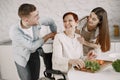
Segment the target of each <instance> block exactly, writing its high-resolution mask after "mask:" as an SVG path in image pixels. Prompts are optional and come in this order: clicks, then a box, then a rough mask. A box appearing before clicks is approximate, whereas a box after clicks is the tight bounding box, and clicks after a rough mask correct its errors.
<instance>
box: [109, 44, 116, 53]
mask: <svg viewBox="0 0 120 80" xmlns="http://www.w3.org/2000/svg"><path fill="white" fill-rule="evenodd" d="M114 52H115V43H114V42H111V46H110V51H109V53H114Z"/></svg>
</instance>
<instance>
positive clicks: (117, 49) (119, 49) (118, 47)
mask: <svg viewBox="0 0 120 80" xmlns="http://www.w3.org/2000/svg"><path fill="white" fill-rule="evenodd" d="M115 52H116V53H120V42H116V43H115Z"/></svg>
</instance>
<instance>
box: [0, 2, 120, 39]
mask: <svg viewBox="0 0 120 80" xmlns="http://www.w3.org/2000/svg"><path fill="white" fill-rule="evenodd" d="M26 2H28V3H32V4H35V5H36V6H37V7H38V10H39V12H40V16H41V17H42V16H49V17H52V18H53V19H54V20H55V22H56V24H57V25H58V30H59V31H61V30H62V28H63V25H62V16H63V14H64V13H65V12H67V11H73V12H75V13H77V14H78V15H79V18H82V17H83V16H85V15H88V14H89V13H90V11H91V10H92V9H93V8H95V7H98V6H101V7H103V8H104V9H105V10H107V12H108V18H109V25H110V30H111V32H112V30H113V27H112V26H113V25H114V24H118V25H120V15H119V12H120V9H119V8H120V0H0V33H1V34H0V37H2V38H0V41H2V40H5V39H8V38H9V36H8V30H9V28H10V26H11V25H12V24H13V23H15V22H16V21H17V20H18V19H19V18H18V16H17V10H18V7H19V6H20V5H21V4H22V3H26ZM111 34H112V33H111Z"/></svg>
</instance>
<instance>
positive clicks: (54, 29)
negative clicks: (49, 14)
mask: <svg viewBox="0 0 120 80" xmlns="http://www.w3.org/2000/svg"><path fill="white" fill-rule="evenodd" d="M40 24H41V25H45V26H50V30H51V32H57V25H56V24H55V22H54V20H53V19H51V18H46V17H44V18H40Z"/></svg>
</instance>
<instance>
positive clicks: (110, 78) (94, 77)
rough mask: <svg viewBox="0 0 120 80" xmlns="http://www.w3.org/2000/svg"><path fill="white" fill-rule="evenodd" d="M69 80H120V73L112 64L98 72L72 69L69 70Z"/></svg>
mask: <svg viewBox="0 0 120 80" xmlns="http://www.w3.org/2000/svg"><path fill="white" fill-rule="evenodd" d="M68 79H69V80H120V73H118V72H115V71H114V70H113V68H112V66H108V67H106V68H105V69H104V70H101V71H99V72H96V73H89V72H83V71H77V70H74V69H71V70H70V71H69V72H68Z"/></svg>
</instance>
